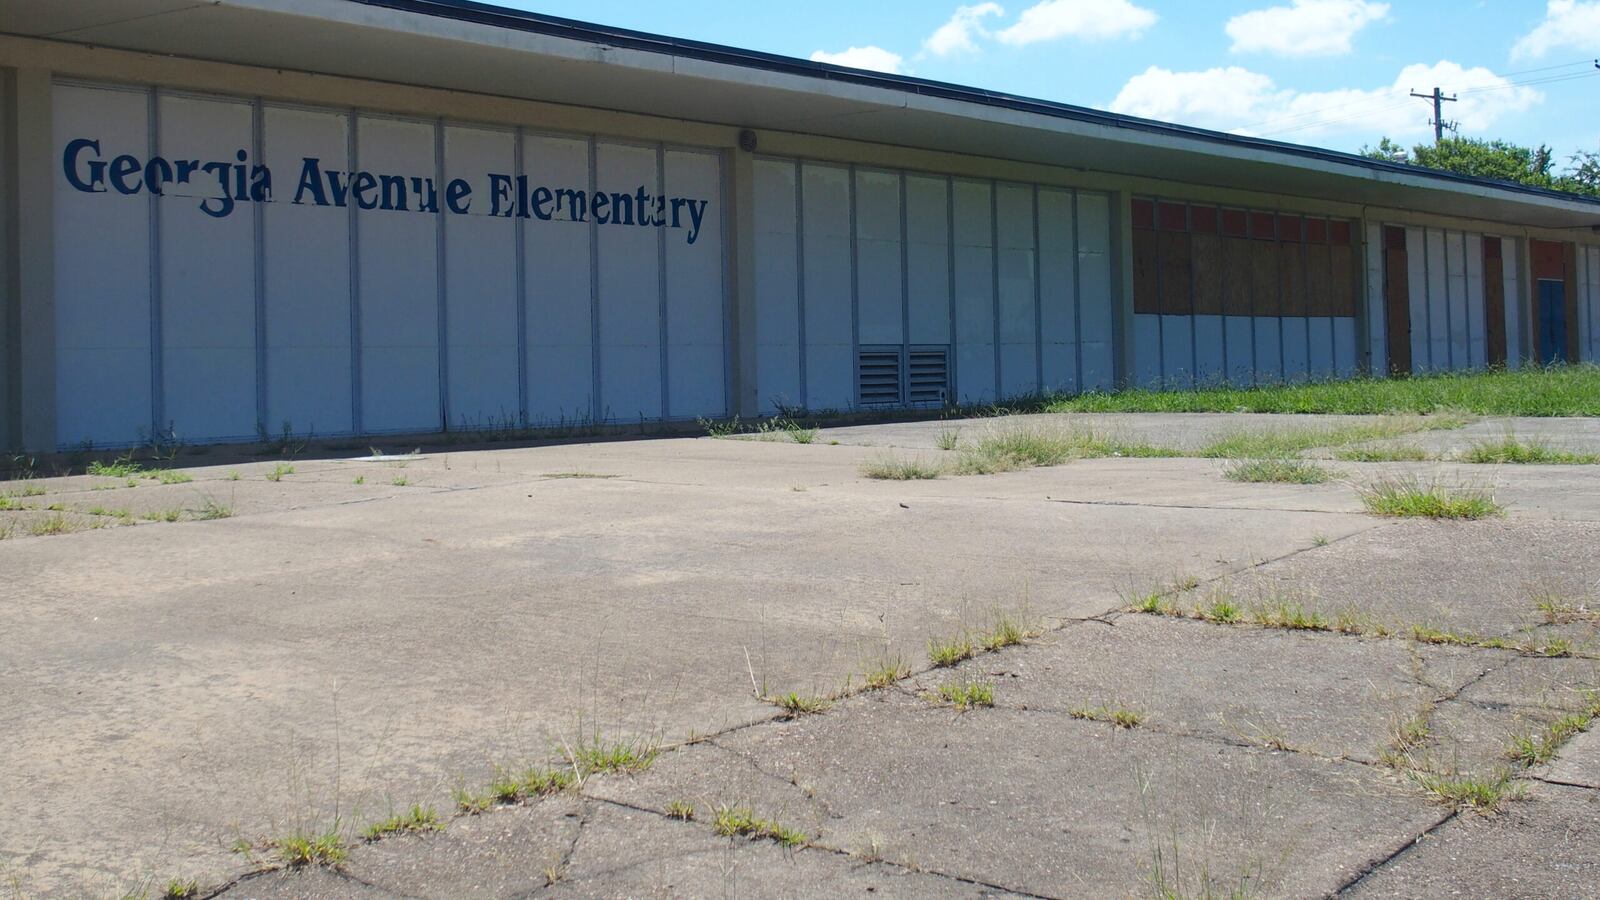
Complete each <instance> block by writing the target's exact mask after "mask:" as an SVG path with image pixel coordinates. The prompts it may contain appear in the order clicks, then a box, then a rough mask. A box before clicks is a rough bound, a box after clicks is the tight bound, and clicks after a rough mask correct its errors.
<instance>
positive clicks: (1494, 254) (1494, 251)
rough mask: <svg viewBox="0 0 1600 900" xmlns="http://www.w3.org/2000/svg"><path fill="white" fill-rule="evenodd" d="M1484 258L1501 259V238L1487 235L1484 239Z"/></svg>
mask: <svg viewBox="0 0 1600 900" xmlns="http://www.w3.org/2000/svg"><path fill="white" fill-rule="evenodd" d="M1483 258H1484V259H1499V258H1500V239H1499V238H1497V237H1486V238H1484V239H1483Z"/></svg>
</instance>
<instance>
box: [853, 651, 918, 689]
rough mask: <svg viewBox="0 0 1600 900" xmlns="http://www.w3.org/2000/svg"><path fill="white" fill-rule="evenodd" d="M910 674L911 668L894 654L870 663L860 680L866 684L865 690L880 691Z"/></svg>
mask: <svg viewBox="0 0 1600 900" xmlns="http://www.w3.org/2000/svg"><path fill="white" fill-rule="evenodd" d="M910 674H911V669H910V668H908V667H907V666H906V664H905V661H904V660H902V659H901V658H900V657H898V656H896V657H894V658H893V659H890V658H888V657H884V658H883V659H880V660H878V661H877V662H875V663H872V664H871V667H870V668H869V669H867V671H866V673H865V674H864V675H862V681H863V682H864V683H865V684H866V686H867V690H869V691H881V690H883V689H884V688H886V687H889V686H890V685H892V684H894V683H895V682H897V681H899V680H900V679H902V678H905V677H906V676H908V675H910Z"/></svg>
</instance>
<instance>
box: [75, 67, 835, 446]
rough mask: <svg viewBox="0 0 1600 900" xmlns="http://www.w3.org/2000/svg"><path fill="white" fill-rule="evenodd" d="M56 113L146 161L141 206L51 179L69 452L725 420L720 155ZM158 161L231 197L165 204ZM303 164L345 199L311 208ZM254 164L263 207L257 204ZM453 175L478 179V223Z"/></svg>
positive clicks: (321, 119) (262, 114)
mask: <svg viewBox="0 0 1600 900" xmlns="http://www.w3.org/2000/svg"><path fill="white" fill-rule="evenodd" d="M55 97H56V101H55V106H56V110H55V122H56V125H55V140H56V143H57V145H58V147H60V148H62V149H65V147H66V145H67V143H68V142H69V141H72V140H74V139H77V138H87V139H93V140H98V141H99V142H100V150H99V153H98V154H97V157H96V158H98V159H99V160H100V161H101V162H103V163H106V164H107V165H108V171H109V164H110V163H111V161H112V160H114V159H116V158H117V157H122V156H126V157H129V158H131V159H133V160H134V161H135V162H134V163H130V164H128V166H127V172H125V173H124V175H123V177H122V178H121V180H120V181H118V182H117V185H118V186H120V187H125V188H127V190H126V191H124V190H117V189H109V188H107V187H106V185H109V184H111V183H112V182H111V181H109V180H107V181H105V182H104V184H102V186H101V189H98V190H93V191H84V190H80V189H78V188H76V187H74V186H73V185H72V184H71V182H70V181H69V180H68V178H67V176H66V173H65V172H60V171H58V172H57V178H58V180H57V182H56V219H55V221H56V246H57V247H58V248H59V249H58V259H57V261H56V278H57V284H58V289H57V297H58V299H57V317H58V323H57V334H58V348H57V361H58V373H57V379H58V385H59V389H58V395H57V396H58V409H57V441H58V443H59V445H61V446H76V445H81V444H82V443H84V442H86V441H87V442H92V443H97V444H101V445H119V444H121V445H126V444H134V443H138V442H141V441H146V440H150V439H151V438H152V436H156V435H162V436H166V435H167V433H168V432H170V436H171V437H175V438H177V439H179V440H185V441H216V440H238V439H248V438H251V437H254V436H255V435H256V434H257V433H258V432H259V431H262V430H264V431H267V432H271V433H278V432H279V431H281V430H284V429H287V430H290V431H293V432H295V433H297V434H307V433H314V434H318V435H330V434H343V433H351V432H362V433H384V432H390V433H397V432H412V431H432V430H437V429H439V428H440V427H446V428H450V429H462V428H467V429H471V428H485V427H498V426H503V425H508V424H517V423H523V422H526V423H530V424H547V423H553V422H556V421H567V422H571V421H574V420H589V419H593V418H603V419H608V420H612V421H638V420H640V419H641V418H642V419H646V420H657V419H663V418H679V419H684V418H694V417H697V416H708V415H709V416H716V415H722V414H725V413H726V411H727V408H728V397H727V388H726V383H727V375H726V368H727V363H726V360H727V353H726V343H727V336H726V324H725V323H726V287H725V284H724V281H725V276H724V272H725V266H726V260H725V256H724V253H725V240H724V234H723V209H722V163H721V156H720V154H718V153H716V152H714V151H707V150H697V149H691V148H667V147H665V146H663V145H659V144H626V143H620V142H610V141H602V140H596V139H594V138H588V137H581V136H569V137H557V136H546V135H540V134H535V133H524V132H523V131H522V130H520V129H516V128H512V127H504V128H497V127H492V126H480V125H471V126H469V125H461V124H455V123H445V122H440V121H437V120H420V119H406V118H396V117H386V116H375V115H352V114H351V113H349V112H348V111H344V110H331V109H316V108H304V107H291V106H286V105H281V104H269V103H264V102H261V101H257V100H251V99H248V98H236V97H222V96H192V95H188V94H179V93H169V92H161V91H154V90H150V89H138V88H115V87H107V86H100V85H82V84H72V83H61V84H58V85H57V86H56V88H55ZM241 156H242V157H243V158H242V159H241V158H240V157H241ZM158 158H160V159H163V160H166V161H167V164H168V165H171V166H176V165H177V164H178V163H179V162H180V161H185V160H194V161H196V163H206V162H216V163H218V164H219V165H220V166H223V167H224V170H223V171H224V172H225V177H226V178H227V185H228V187H227V189H226V190H224V188H223V187H222V185H221V183H219V181H218V178H217V173H215V172H204V171H199V170H196V171H191V172H189V176H190V177H189V178H188V179H187V181H185V180H184V179H183V178H181V177H179V178H169V179H168V180H167V181H166V182H161V181H160V180H159V179H158V180H157V181H156V182H155V183H156V184H157V186H158V187H162V188H163V189H162V190H161V191H160V193H159V195H158V194H156V193H153V192H152V191H151V190H150V189H149V182H148V181H147V180H146V179H145V178H144V177H143V176H144V174H145V172H146V171H152V170H148V169H146V168H145V164H146V163H150V164H151V165H154V163H153V162H152V161H153V160H156V159H158ZM308 158H309V159H314V160H316V161H317V164H318V166H319V167H320V170H319V173H320V175H321V177H320V178H316V179H313V183H314V184H316V185H317V186H318V189H319V190H322V191H324V192H328V193H338V192H340V191H346V190H347V191H348V193H347V194H346V195H345V198H346V202H345V203H344V204H343V205H338V204H336V203H329V204H326V205H323V204H318V203H317V202H315V200H316V197H315V192H310V193H304V192H303V190H302V187H303V186H302V184H301V175H302V170H303V168H302V167H303V163H304V161H305V160H306V159H308ZM86 159H87V157H86ZM235 165H240V166H242V167H243V169H242V170H235V169H234V168H233V166H235ZM261 165H265V167H266V168H267V169H268V170H270V172H271V178H272V185H271V187H272V193H271V196H270V198H267V197H265V196H262V197H259V198H258V197H256V196H254V195H253V194H252V193H251V190H252V188H251V182H252V181H253V180H254V177H255V176H254V174H253V169H254V167H257V166H261ZM135 170H137V171H135ZM154 171H159V170H154ZM361 172H365V173H369V175H370V178H371V183H368V184H366V186H365V188H363V187H362V180H361V179H362V177H363V176H361V175H359V174H354V175H353V174H352V173H361ZM236 174H242V175H244V176H246V178H245V182H244V183H242V184H241V183H240V182H239V180H238V179H237V178H236ZM384 175H392V176H398V181H397V182H396V185H395V186H398V188H399V189H398V190H395V191H391V190H389V187H390V186H389V185H385V184H382V183H379V179H380V178H381V177H382V176H384ZM517 176H526V178H527V180H528V182H529V185H530V187H537V186H550V187H553V188H563V187H565V188H573V189H577V190H582V191H585V192H594V191H596V190H598V191H603V192H607V193H616V194H619V195H620V194H629V195H633V196H636V192H637V191H639V190H643V191H645V192H646V194H648V195H649V197H650V198H655V197H659V196H661V195H663V194H666V195H668V196H671V197H679V198H691V199H696V200H698V201H703V202H704V208H703V213H702V214H701V219H700V221H699V223H698V224H699V229H698V232H696V233H695V235H694V236H695V240H694V242H693V243H690V242H689V241H688V237H689V234H690V231H691V229H690V222H691V217H690V215H689V213H688V207H684V208H682V209H678V208H676V207H668V206H666V205H665V203H664V202H662V203H661V204H659V205H658V206H656V208H653V209H652V210H650V219H649V222H648V223H644V224H641V223H643V221H644V220H643V218H642V217H641V216H640V215H639V213H638V210H633V211H632V213H631V214H632V215H633V218H634V223H633V224H632V225H616V226H611V225H608V226H603V227H601V226H597V224H596V222H595V221H594V218H593V216H592V215H585V216H583V217H579V216H576V215H575V214H574V213H573V211H572V210H571V209H570V208H568V209H557V210H554V211H553V214H551V215H548V216H537V215H531V214H528V213H522V214H519V213H518V211H517V210H516V208H515V207H514V206H513V204H514V202H515V198H514V196H513V195H514V193H515V189H514V188H508V189H506V190H505V191H504V192H503V193H504V195H503V196H500V197H496V196H495V190H496V184H497V182H496V181H495V180H494V177H500V178H501V179H502V180H501V182H499V184H501V185H511V184H513V180H514V179H515V178H516V177H517ZM391 180H394V179H391ZM455 181H460V182H462V183H465V184H468V185H469V186H470V188H471V190H470V194H469V195H462V196H460V197H458V198H456V199H457V203H456V204H455V205H456V206H457V207H459V208H451V203H450V201H449V200H448V199H447V185H449V184H451V183H452V182H455ZM424 183H431V185H432V188H431V190H432V191H433V194H432V195H431V197H432V203H433V206H432V207H431V208H430V207H429V203H430V199H429V198H430V194H429V190H428V189H426V188H425V187H424ZM663 188H665V190H663ZM791 190H792V188H791ZM844 193H845V194H846V195H847V194H848V190H846V191H845V192H844ZM225 199H231V203H232V206H231V209H230V210H228V211H226V212H225V214H222V215H212V214H208V208H209V209H210V210H211V211H222V210H223V201H224V200H225ZM363 199H364V200H365V201H366V202H365V203H363V202H360V201H361V200H363ZM650 202H651V203H652V204H654V203H655V201H654V200H653V199H652V200H651V201H650ZM541 209H543V210H544V211H546V212H550V211H551V210H550V209H549V208H548V207H542V208H541ZM697 209H698V208H697ZM673 216H677V218H678V220H679V221H677V222H673V223H672V224H670V225H668V224H666V223H667V222H669V221H670V220H671V217H673ZM658 219H659V221H660V224H659V225H658V224H657V220H658ZM845 220H846V227H847V228H848V211H846V213H845ZM680 226H681V227H680ZM846 233H848V232H846ZM846 251H847V252H848V245H846ZM86 261H89V262H92V264H86ZM846 297H848V292H846ZM846 321H848V318H846ZM796 346H797V344H796ZM844 346H845V348H846V352H848V348H849V347H850V346H851V343H850V340H849V338H848V337H846V338H845V340H844ZM775 358H776V359H778V360H779V361H780V362H781V359H782V356H781V353H780V354H777V355H776V356H775Z"/></svg>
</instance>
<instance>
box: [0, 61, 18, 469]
mask: <svg viewBox="0 0 1600 900" xmlns="http://www.w3.org/2000/svg"><path fill="white" fill-rule="evenodd" d="M16 93H17V92H16V72H15V71H13V70H11V69H4V68H0V450H15V449H17V447H18V445H19V444H20V443H21V441H20V439H19V435H18V429H19V427H20V426H19V423H18V409H17V392H16V384H17V375H16V371H15V366H16V362H17V352H18V340H17V337H18V335H17V330H18V329H17V279H16V275H17V246H16V241H15V237H16V234H17V208H16V197H17V167H16V158H17V157H16V150H17V140H16V135H17V119H16V108H17V107H16Z"/></svg>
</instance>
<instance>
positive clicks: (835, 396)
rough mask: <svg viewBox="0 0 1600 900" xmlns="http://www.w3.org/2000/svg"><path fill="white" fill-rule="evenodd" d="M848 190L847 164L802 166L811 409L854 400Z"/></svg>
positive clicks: (845, 404)
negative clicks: (844, 165) (845, 166)
mask: <svg viewBox="0 0 1600 900" xmlns="http://www.w3.org/2000/svg"><path fill="white" fill-rule="evenodd" d="M850 194H851V185H850V170H849V169H847V168H844V167H842V166H825V165H817V164H813V163H804V164H802V165H801V200H802V207H803V209H802V212H801V222H802V228H803V231H804V251H803V253H804V259H805V272H804V285H805V334H806V350H805V352H806V368H805V371H806V405H807V406H808V407H810V408H811V409H815V410H826V409H849V408H850V407H852V406H854V405H855V402H856V383H855V371H856V363H855V344H854V338H855V335H854V329H853V327H852V324H851V323H852V322H853V321H854V320H855V311H854V309H853V306H854V303H853V296H852V294H853V286H852V284H851V277H850V272H851V267H850V258H851V254H850Z"/></svg>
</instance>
